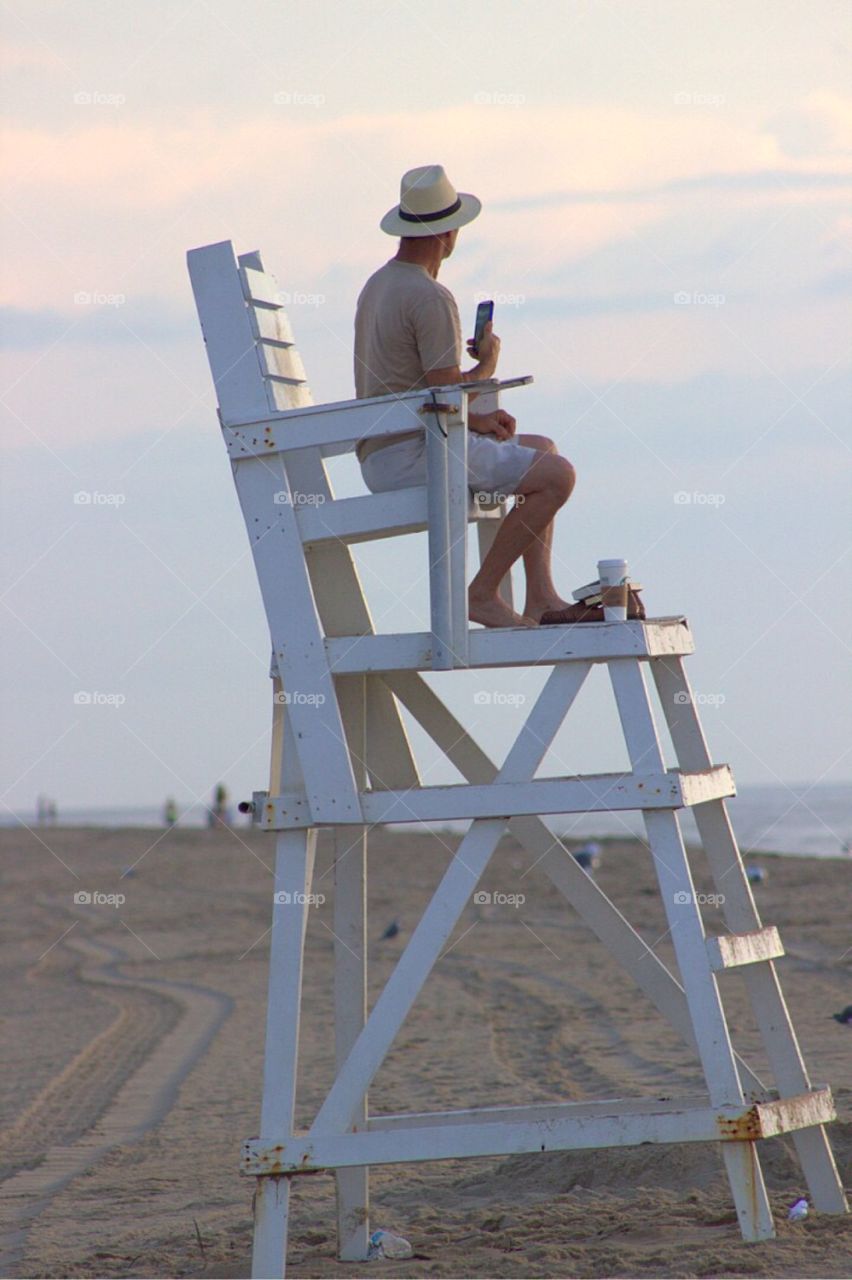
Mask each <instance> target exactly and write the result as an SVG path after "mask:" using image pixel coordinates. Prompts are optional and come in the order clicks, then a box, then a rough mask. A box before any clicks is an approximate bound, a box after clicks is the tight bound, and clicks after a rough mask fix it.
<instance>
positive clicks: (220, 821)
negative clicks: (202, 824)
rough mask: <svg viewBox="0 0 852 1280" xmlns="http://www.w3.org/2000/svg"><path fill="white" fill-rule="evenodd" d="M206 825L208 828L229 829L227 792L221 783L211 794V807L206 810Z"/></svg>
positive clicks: (229, 816)
mask: <svg viewBox="0 0 852 1280" xmlns="http://www.w3.org/2000/svg"><path fill="white" fill-rule="evenodd" d="M207 825H208V827H216V826H223V827H229V826H230V825H231V814H230V811H229V809H228V792H227V791H226V790H225V785H224V783H222V782H219V783H217V784H216V788H215V790H214V792H213V805H212V807H211V808H210V809H208V810H207Z"/></svg>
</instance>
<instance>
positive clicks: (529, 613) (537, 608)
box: [524, 596, 571, 622]
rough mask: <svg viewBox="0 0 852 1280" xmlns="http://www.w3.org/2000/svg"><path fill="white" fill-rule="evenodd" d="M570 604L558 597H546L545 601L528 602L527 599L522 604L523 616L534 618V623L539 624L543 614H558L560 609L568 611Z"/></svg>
mask: <svg viewBox="0 0 852 1280" xmlns="http://www.w3.org/2000/svg"><path fill="white" fill-rule="evenodd" d="M570 607H571V602H570V601H568V600H563V599H561V598H560V597H559V596H548V598H547V599H546V600H530V599H529V597H527V600H526V603H525V604H524V616H525V617H527V618H534V619H535V621H536V622H541V615H542V614H543V613H550V612H551V611H552V612H554V613H558V612H559V610H560V609H570Z"/></svg>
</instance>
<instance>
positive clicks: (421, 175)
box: [380, 164, 482, 236]
mask: <svg viewBox="0 0 852 1280" xmlns="http://www.w3.org/2000/svg"><path fill="white" fill-rule="evenodd" d="M399 197H400V199H399V204H397V205H394V207H393V208H392V209H390V210H389V211H388V212H387V213H386V214H385V216H384V217H383V218H382V221H381V223H380V226H381V228H382V231H386V232H387V233H388V235H389V236H434V235H437V234H438V232H440V231H454V230H455V229H456V227H463V226H464V225H465V223H468V222H473V219H474V218H475V217H476V216H477V214H478V213H479V211H480V209H481V208H482V202H481V201H480V200H477V198H476V196H471V195H468V194H467V193H466V192H464V191H456V189H455V187H454V186H453V184H452V183H451V182H450V180H449V178H448V177H447V175H446V174H445V173H444V168H443V165H440V164H426V165H421V167H420V168H419V169H409V170H408V173H405V174H403V176H402V182H401V183H400V184H399Z"/></svg>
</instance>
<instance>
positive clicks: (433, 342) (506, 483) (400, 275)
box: [355, 165, 641, 627]
mask: <svg viewBox="0 0 852 1280" xmlns="http://www.w3.org/2000/svg"><path fill="white" fill-rule="evenodd" d="M481 207H482V206H481V203H480V201H479V200H478V199H477V198H476V196H472V195H467V194H465V193H461V194H460V193H458V192H457V191H456V190H455V188H454V187H453V185H452V183H451V182H450V180H449V179H448V177H447V175H446V173H445V172H444V170H443V168H442V167H441V165H426V166H424V167H422V168H419V169H411V170H409V172H408V173H406V174H405V175H404V177H403V179H402V183H401V186H400V202H399V204H398V205H396V206H394V208H393V209H391V210H390V212H389V213H387V214H385V216H384V218H383V219H382V221H381V228H382V230H383V231H386V232H387V233H388V235H392V236H399V237H400V242H399V249H398V250H397V253H396V256H395V257H393V258H391V259H390V261H389V262H386V263H385V265H384V266H383V267H380V268H379V270H378V271H376V272H375V273H374V274H373V275H372V276H371V277H370V279H369V280H368V281H367V283H366V284H365V286H364V288H363V289H362V291H361V294H360V296H359V298H358V305H357V309H356V313H355V394H356V395H357V396H358V397H359V398H363V397H368V396H383V395H388V394H390V393H394V392H402V391H411V390H415V389H419V388H421V387H430V386H446V385H449V384H452V383H459V382H477V381H479V380H480V379H482V378H490V377H492V376H493V375H494V372H495V370H496V368H497V360H498V357H499V355H500V339H499V338H498V337H497V335H496V334H495V333H494V332H493V331H492V326H491V324H490V323H489V324H488V325H487V326H486V329H485V334H484V336H483V338H482V340H481V341H480V343H479V344H478V347H477V348H476V350H475V351H474V349H473V342H472V340H471V341H469V342H468V353H469V354H470V356H471V358H475V359H476V360H477V363H476V364H475V365H474V366H473V368H472V369H468V370H466V371H465V372H462V370H461V367H460V366H461V348H462V339H461V325H460V323H459V313H458V307H457V306H456V302H455V299H454V298H453V295H452V294H451V293H450V291H449V289H447V288H445V287H444V285H442V284H439V283H438V272H439V270H440V267H441V263H442V262H443V260H444V259H445V258H448V257H449V256H450V254H451V253H452V251H453V249H454V247H455V243H456V239H457V237H458V233H459V228H460V227H463V226H465V224H466V223H468V222H472V221H473V219H474V218H475V217H476V216H477V215H478V213H479V211H480V209H481ZM471 399H472V400H473V397H471ZM515 425H516V424H515V419H514V418H513V417H512V415H511V414H509V413H506V412H505V411H504V410H503V409H497V410H495V411H494V412H492V413H479V414H477V413H476V412H475V411H474V410H473V409H471V412H470V413H469V415H468V427H469V430H470V439H469V441H468V481H469V484H470V487H471V489H473V490H474V491H476V492H485V493H490V494H500V495H501V496H502V495H509V494H512V495H516V496H517V497H518V498H519V499H521V501H518V502H516V503H515V505H514V507H513V508H512V510H511V512H510V513H509V514H508V515H507V517H506V518H505V520H504V521H503V522H502V524H501V527H500V530H499V532H498V534H497V536H496V538H495V539H494V543H493V545H492V546H491V549H490V550H489V552H488V554H487V555H486V557H485V559H484V561H483V563H482V566H481V568H480V570H479V572H478V573H477V575H476V577H475V578H474V579H473V581H472V582H471V584H470V589H469V593H468V600H469V616H470V620H471V621H472V622H478V623H481V624H482V625H483V626H486V627H521V626H526V627H534V626H537V625H539V624H540V623H543V624H559V623H573V622H602V621H603V617H604V615H603V610H602V609H601V608H589V607H586V606H584V605H579V604H569V603H568V602H567V601H566V600H563V598H562V597H561V596H560V594H559V592H558V591H557V590H556V587H555V586H554V584H553V579H552V578H551V550H552V546H553V520H554V516H555V515H556V512H557V511H558V510H559V508H560V507H562V506H564V504H565V503H566V502H567V501H568V499H569V497H570V496H571V491H572V490H573V488H574V480H575V472H574V468H573V466H572V465H571V463H570V462H569V461H568V460H567V459H566V458H563V457H561V456H560V455H559V453H558V452H557V450H556V446H555V445H554V443H553V441H552V440H549V439H548V438H547V437H546V436H537V435H517V434H516V431H515ZM356 454H357V457H358V461H359V462H360V463H361V471H362V474H363V476H364V480H365V482H366V484H367V487H368V488H369V489H370V490H371V492H373V493H380V492H382V491H385V490H388V489H401V488H407V487H408V486H410V485H422V484H425V483H426V437H425V432H424V431H423V430H422V429H420V430H413V431H403V432H399V433H397V434H396V435H389V436H384V437H381V438H375V439H369V440H361V441H359V442H358V446H357V448H356ZM521 556H523V561H524V571H525V574H526V602H525V604H524V612H523V615H520V614H517V613H515V612H514V611H513V610H512V609H510V608H509V607H508V605H506V604H505V603H504V601H503V600H502V599H501V597H500V595H499V587H500V583H501V582H502V580H503V578H504V576H505V575H506V574H507V573H508V572H509V570H510V568H511V566H512V565H513V564H514V563H515V561H516V560H518V559H519V558H520V557H521ZM630 599H631V616H638V613H637V610H638V609H639V608H641V606H639V605H638V601H637V599H636V597H635V596H634V595H633V594H632V593H631V597H630Z"/></svg>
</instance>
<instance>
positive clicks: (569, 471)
mask: <svg viewBox="0 0 852 1280" xmlns="http://www.w3.org/2000/svg"><path fill="white" fill-rule="evenodd" d="M576 479H577V475H576V472H575V471H574V468H573V466H572V465H571V463H570V462H569V461H568V459H567V458H563V457H560V455H559V454H558V453H546V454H545V455H544V456H543V457H542V458H539V460H538V461H537V462H536V464H535V466H534V467H532V468H531V470H530V480H531V482H532V485H531V487H532V488H534V489H538V490H539V491H541V492H543V493H547V494H548V496H549V497H550V498H551V499H552V500H553V502H554V503H555V504H556V505H557V506H560V507H561V506H562V505H563V503H565V502H567V501H568V499H569V498H570V497H571V493H572V490H573V488H574V483H575V481H576Z"/></svg>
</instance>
